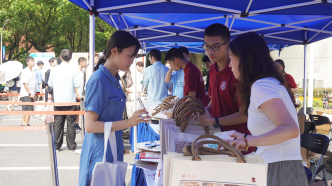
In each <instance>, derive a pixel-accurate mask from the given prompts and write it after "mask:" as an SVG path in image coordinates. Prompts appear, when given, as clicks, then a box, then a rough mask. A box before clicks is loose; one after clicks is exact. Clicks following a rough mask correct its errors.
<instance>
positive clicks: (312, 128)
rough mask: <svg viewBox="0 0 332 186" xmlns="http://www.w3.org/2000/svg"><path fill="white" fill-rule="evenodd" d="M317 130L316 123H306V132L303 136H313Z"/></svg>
mask: <svg viewBox="0 0 332 186" xmlns="http://www.w3.org/2000/svg"><path fill="white" fill-rule="evenodd" d="M315 130H316V124H315V122H314V121H305V122H304V132H303V134H312V133H313V132H314V131H315Z"/></svg>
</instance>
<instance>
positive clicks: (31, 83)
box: [20, 67, 37, 97]
mask: <svg viewBox="0 0 332 186" xmlns="http://www.w3.org/2000/svg"><path fill="white" fill-rule="evenodd" d="M36 82H37V81H36V77H35V73H34V72H33V71H32V70H29V68H28V67H27V68H25V69H24V70H23V71H22V74H21V91H20V96H21V97H24V96H29V93H28V91H27V90H26V89H25V87H24V85H23V83H26V84H28V88H29V91H30V94H31V95H35V93H36Z"/></svg>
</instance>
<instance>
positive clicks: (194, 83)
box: [183, 61, 210, 106]
mask: <svg viewBox="0 0 332 186" xmlns="http://www.w3.org/2000/svg"><path fill="white" fill-rule="evenodd" d="M183 72H184V87H183V95H184V96H186V95H189V92H196V98H198V99H200V100H201V101H202V102H203V104H204V106H207V105H208V104H209V103H210V98H209V96H207V95H206V94H205V86H204V79H203V76H202V73H201V71H200V70H199V68H198V67H197V66H196V65H194V64H193V63H192V62H191V61H189V63H188V64H187V65H186V67H185V68H184V69H183Z"/></svg>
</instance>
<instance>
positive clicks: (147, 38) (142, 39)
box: [138, 34, 175, 41]
mask: <svg viewBox="0 0 332 186" xmlns="http://www.w3.org/2000/svg"><path fill="white" fill-rule="evenodd" d="M170 36H175V34H169V35H163V36H155V37H146V38H141V39H138V40H139V41H145V40H149V39H157V38H162V37H170Z"/></svg>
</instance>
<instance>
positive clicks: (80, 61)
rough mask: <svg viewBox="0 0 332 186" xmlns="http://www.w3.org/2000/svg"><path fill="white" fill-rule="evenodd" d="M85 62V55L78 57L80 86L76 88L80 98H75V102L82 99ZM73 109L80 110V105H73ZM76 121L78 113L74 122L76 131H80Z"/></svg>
mask: <svg viewBox="0 0 332 186" xmlns="http://www.w3.org/2000/svg"><path fill="white" fill-rule="evenodd" d="M87 64H88V60H87V59H86V58H85V57H80V58H78V79H79V81H80V87H79V88H78V89H77V91H78V94H79V96H80V98H81V99H77V100H76V101H77V102H81V100H83V90H84V85H85V84H84V72H83V69H84V68H86V66H87ZM75 110H81V107H80V106H79V105H77V106H76V107H75ZM78 121H79V115H77V119H76V124H75V129H76V132H79V131H81V127H80V126H79V125H78Z"/></svg>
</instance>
